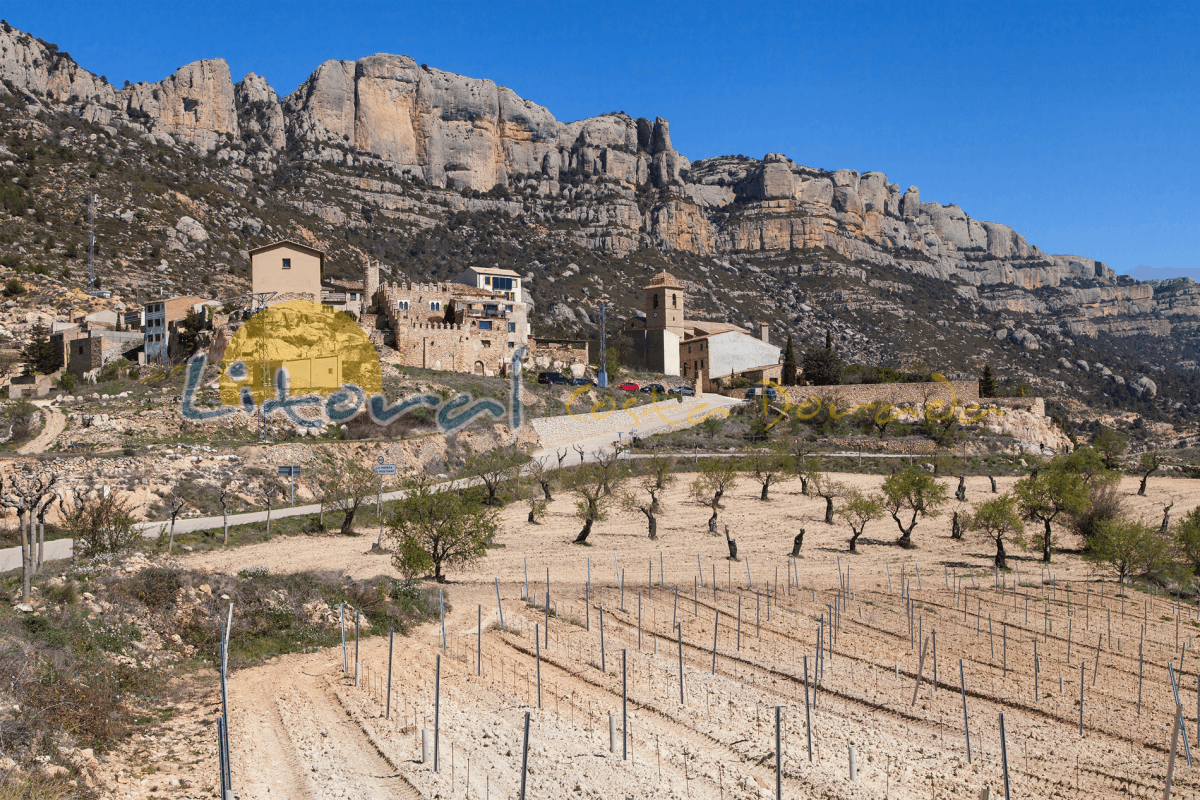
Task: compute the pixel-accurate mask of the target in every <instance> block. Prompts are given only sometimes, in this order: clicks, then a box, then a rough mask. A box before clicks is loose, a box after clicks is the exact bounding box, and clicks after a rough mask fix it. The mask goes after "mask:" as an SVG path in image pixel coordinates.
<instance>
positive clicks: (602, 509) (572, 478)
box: [563, 463, 621, 544]
mask: <svg viewBox="0 0 1200 800" xmlns="http://www.w3.org/2000/svg"><path fill="white" fill-rule="evenodd" d="M620 479H621V476H620V475H619V474H615V475H613V474H609V473H607V472H606V471H605V469H604V468H603V467H602V466H601V465H600V464H596V463H593V464H581V465H580V466H578V467H576V468H575V469H573V470H569V471H568V472H567V474H566V476H565V479H564V481H563V485H564V486H565V487H566V489H567V491H569V492H571V493H572V494H574V495H575V496H576V497H577V498H578V500H577V501H576V503H575V516H577V517H579V519H580V520H582V521H583V528H582V529H581V530H580V531H579V535H578V536H576V537H575V539H574V544H587V539H588V536H589V535H591V532H592V526H593V525H595V524H596V523H597V522H603V521H604V520H605V519H607V517H608V504H609V503H610V502H611V495H610V494H608V493H606V492H605V491H604V489H605V486H608V487H609V488H610V489H615V488H616V487H617V485H618V484H619V482H620Z"/></svg>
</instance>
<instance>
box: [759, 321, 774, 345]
mask: <svg viewBox="0 0 1200 800" xmlns="http://www.w3.org/2000/svg"><path fill="white" fill-rule="evenodd" d="M758 338H760V339H762V340H763V341H764V342H767V343H768V344H770V342H771V336H770V333H769V332H768V326H767V323H765V322H760V323H758Z"/></svg>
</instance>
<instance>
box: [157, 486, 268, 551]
mask: <svg viewBox="0 0 1200 800" xmlns="http://www.w3.org/2000/svg"><path fill="white" fill-rule="evenodd" d="M164 499H165V500H166V501H167V512H168V513H169V514H170V515H171V534H170V536H169V537H168V539H167V552H168V553H170V552H172V551H173V550H174V549H175V520H176V519H178V518H179V513H180V512H181V511H183V507H184V506H186V505H187V501H186V500H184V499H183V496H182V495H180V494H179V484H178V483H176V484H172V486H171V494H170V495H169V496H168V497H166V498H164ZM268 516H269V512H268ZM270 525H271V523H270V520H269V519H268V521H267V528H268V530H269V529H270Z"/></svg>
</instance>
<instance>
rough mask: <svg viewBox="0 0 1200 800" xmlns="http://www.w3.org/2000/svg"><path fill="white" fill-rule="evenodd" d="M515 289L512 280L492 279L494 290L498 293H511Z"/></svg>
mask: <svg viewBox="0 0 1200 800" xmlns="http://www.w3.org/2000/svg"><path fill="white" fill-rule="evenodd" d="M512 288H513V279H512V278H501V277H495V278H492V289H493V290H494V291H497V292H511V291H512Z"/></svg>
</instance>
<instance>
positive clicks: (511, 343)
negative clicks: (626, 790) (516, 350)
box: [508, 342, 515, 350]
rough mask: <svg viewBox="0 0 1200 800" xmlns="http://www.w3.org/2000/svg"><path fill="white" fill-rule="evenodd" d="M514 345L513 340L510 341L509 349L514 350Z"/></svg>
mask: <svg viewBox="0 0 1200 800" xmlns="http://www.w3.org/2000/svg"><path fill="white" fill-rule="evenodd" d="M514 346H515V344H514V343H513V342H509V343H508V349H509V350H512V349H513V347H514Z"/></svg>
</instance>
